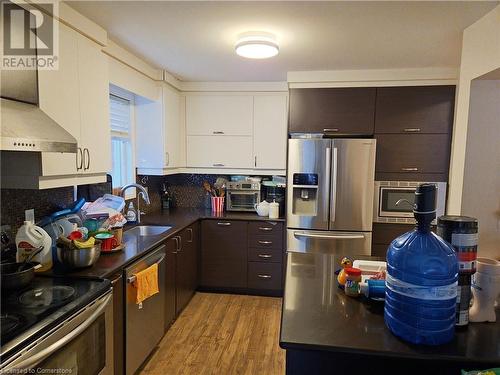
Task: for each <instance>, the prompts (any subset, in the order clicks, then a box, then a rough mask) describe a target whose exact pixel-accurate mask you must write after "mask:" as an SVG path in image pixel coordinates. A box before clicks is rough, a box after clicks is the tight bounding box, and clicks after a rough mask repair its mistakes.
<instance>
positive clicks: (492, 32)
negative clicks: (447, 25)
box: [447, 6, 500, 214]
mask: <svg viewBox="0 0 500 375" xmlns="http://www.w3.org/2000/svg"><path fill="white" fill-rule="evenodd" d="M498 68H500V6H497V7H496V8H495V9H493V10H492V11H491V12H489V13H488V14H486V15H485V16H484V17H482V18H481V19H480V20H478V21H476V22H475V23H474V24H472V25H471V26H469V27H468V28H467V29H465V31H464V36H463V43H462V60H461V64H460V78H459V84H458V95H457V100H456V111H455V125H454V129H453V141H452V151H451V165H450V176H449V190H448V193H449V196H448V207H447V213H448V214H460V213H461V209H462V198H463V197H462V192H463V182H464V167H465V155H466V152H467V151H466V143H467V131H468V125H469V102H470V89H471V82H472V80H473V79H475V78H478V77H480V76H482V75H484V74H487V73H489V72H491V71H494V70H496V69H498ZM471 136H473V134H471ZM497 173H498V169H497Z"/></svg>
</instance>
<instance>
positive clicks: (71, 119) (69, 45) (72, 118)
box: [38, 24, 80, 176]
mask: <svg viewBox="0 0 500 375" xmlns="http://www.w3.org/2000/svg"><path fill="white" fill-rule="evenodd" d="M77 48H78V47H77V33H76V31H74V30H73V29H70V28H69V27H67V26H66V25H63V24H59V69H57V70H39V71H38V91H39V105H40V108H41V109H42V110H43V111H44V112H45V113H46V114H47V115H49V116H50V117H51V118H53V119H54V120H55V121H56V122H57V123H58V124H59V125H61V126H62V127H63V128H64V129H65V130H67V131H68V132H69V133H70V134H71V135H72V136H73V137H75V138H76V140H77V141H78V142H80V93H79V84H78V56H77V55H78V53H77ZM77 157H78V158H79V154H78V153H76V154H62V153H58V152H57V153H53V152H44V153H42V169H43V170H42V173H43V175H44V176H55V175H71V174H75V173H77V169H76V165H77V160H76V158H77ZM78 163H79V160H78Z"/></svg>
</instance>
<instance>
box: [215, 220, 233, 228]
mask: <svg viewBox="0 0 500 375" xmlns="http://www.w3.org/2000/svg"><path fill="white" fill-rule="evenodd" d="M217 225H221V226H224V227H228V226H230V225H231V223H228V222H227V221H220V222H218V223H217Z"/></svg>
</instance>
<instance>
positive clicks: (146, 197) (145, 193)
mask: <svg viewBox="0 0 500 375" xmlns="http://www.w3.org/2000/svg"><path fill="white" fill-rule="evenodd" d="M131 187H135V188H137V189H139V190H140V191H139V194H137V223H138V224H140V222H141V214H144V212H141V208H140V206H139V202H140V201H141V200H140V199H139V196H142V199H144V202H146V204H147V205H150V204H151V201H150V200H149V194H148V191H147V190H146V189H145V188H144V186H142V185H140V184H136V183H132V184H128V185H125V186H124V187H122V189H121V190H120V195H121V196H122V197H123V198H125V190H127V189H128V188H131ZM125 209H127V208H126V207H125Z"/></svg>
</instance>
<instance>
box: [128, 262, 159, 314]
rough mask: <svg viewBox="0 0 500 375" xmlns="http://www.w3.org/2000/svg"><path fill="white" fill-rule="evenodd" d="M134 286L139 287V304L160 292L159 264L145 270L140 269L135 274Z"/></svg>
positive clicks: (137, 298)
mask: <svg viewBox="0 0 500 375" xmlns="http://www.w3.org/2000/svg"><path fill="white" fill-rule="evenodd" d="M133 285H134V287H135V288H136V289H137V296H136V300H135V303H137V304H138V305H140V304H142V302H143V301H144V300H146V299H148V298H149V297H151V296H154V295H155V294H156V293H159V292H160V291H159V289H158V264H156V263H155V264H153V265H152V266H149V267H148V268H146V269H145V270H142V271H139V272H137V273H136V274H135V281H134V283H133Z"/></svg>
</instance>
